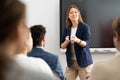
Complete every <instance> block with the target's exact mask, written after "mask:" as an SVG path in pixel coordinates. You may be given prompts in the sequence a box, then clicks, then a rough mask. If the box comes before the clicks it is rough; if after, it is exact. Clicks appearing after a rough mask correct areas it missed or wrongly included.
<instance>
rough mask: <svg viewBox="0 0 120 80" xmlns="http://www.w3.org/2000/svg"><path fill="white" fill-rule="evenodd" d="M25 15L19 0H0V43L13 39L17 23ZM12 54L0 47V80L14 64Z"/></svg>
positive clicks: (23, 6) (2, 79)
mask: <svg viewBox="0 0 120 80" xmlns="http://www.w3.org/2000/svg"><path fill="white" fill-rule="evenodd" d="M24 16H25V5H24V4H23V3H22V2H20V1H19V0H0V45H1V43H3V42H4V41H6V40H7V39H9V40H11V41H12V40H15V39H16V33H17V29H18V24H19V22H20V20H21V19H22V18H24ZM14 63H15V61H14V57H13V55H9V54H8V53H4V52H2V51H1V49H0V80H5V78H6V77H7V75H6V74H7V73H8V71H9V70H11V68H12V67H11V64H14Z"/></svg>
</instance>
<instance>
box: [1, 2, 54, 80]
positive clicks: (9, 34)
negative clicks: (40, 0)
mask: <svg viewBox="0 0 120 80" xmlns="http://www.w3.org/2000/svg"><path fill="white" fill-rule="evenodd" d="M25 11H26V10H25V5H24V4H23V3H22V2H21V1H19V0H0V80H52V77H53V75H52V72H51V70H50V68H49V66H48V65H47V64H46V63H45V62H44V61H43V60H42V59H34V61H32V59H31V60H29V61H28V59H24V61H23V62H24V63H25V64H24V65H26V66H27V65H28V66H27V67H30V66H29V65H35V66H34V67H31V68H28V69H27V68H26V67H24V66H23V65H22V64H21V63H20V61H18V60H16V58H17V57H16V56H15V55H16V54H18V53H22V52H23V51H24V50H26V53H27V51H29V50H30V48H29V49H28V48H27V47H28V46H27V45H32V43H30V44H29V42H26V40H27V39H29V38H30V36H28V34H29V31H28V28H27V27H26V25H25ZM24 37H27V38H24ZM23 40H25V41H23ZM31 42H32V40H31ZM26 48H27V49H26ZM30 61H32V63H31V62H30ZM41 63H42V64H41ZM41 66H42V67H41ZM43 66H44V67H47V68H46V69H45V68H44V67H43ZM27 73H28V74H27ZM43 75H44V76H43Z"/></svg>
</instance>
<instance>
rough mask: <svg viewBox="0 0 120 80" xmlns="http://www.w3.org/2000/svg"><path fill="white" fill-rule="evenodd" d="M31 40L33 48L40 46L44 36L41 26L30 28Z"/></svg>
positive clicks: (44, 32) (43, 28) (43, 29)
mask: <svg viewBox="0 0 120 80" xmlns="http://www.w3.org/2000/svg"><path fill="white" fill-rule="evenodd" d="M30 31H31V33H32V38H33V47H35V46H41V45H42V40H43V38H44V36H45V34H46V29H45V27H44V26H43V25H34V26H32V27H31V28H30Z"/></svg>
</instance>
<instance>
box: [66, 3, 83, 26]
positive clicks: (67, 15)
mask: <svg viewBox="0 0 120 80" xmlns="http://www.w3.org/2000/svg"><path fill="white" fill-rule="evenodd" d="M71 8H75V9H77V11H78V13H79V19H78V22H80V23H84V21H83V19H82V17H81V14H80V10H79V9H78V7H77V6H75V5H70V6H69V8H68V9H67V12H66V27H68V26H69V25H70V24H71V21H70V19H69V12H70V10H71Z"/></svg>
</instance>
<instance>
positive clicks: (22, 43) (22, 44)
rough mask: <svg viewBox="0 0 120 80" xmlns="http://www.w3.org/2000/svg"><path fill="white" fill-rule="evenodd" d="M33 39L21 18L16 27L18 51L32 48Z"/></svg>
mask: <svg viewBox="0 0 120 80" xmlns="http://www.w3.org/2000/svg"><path fill="white" fill-rule="evenodd" d="M32 46H33V41H32V37H31V33H30V30H29V28H28V27H26V24H25V21H24V20H21V21H20V23H19V27H18V47H19V50H18V52H20V51H27V52H29V51H30V50H31V49H32Z"/></svg>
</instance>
